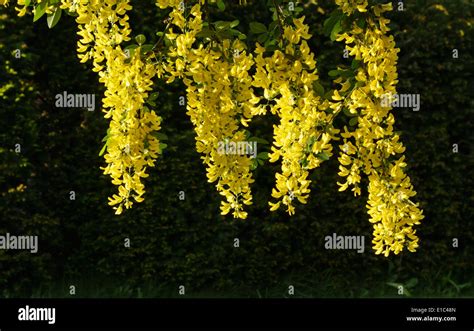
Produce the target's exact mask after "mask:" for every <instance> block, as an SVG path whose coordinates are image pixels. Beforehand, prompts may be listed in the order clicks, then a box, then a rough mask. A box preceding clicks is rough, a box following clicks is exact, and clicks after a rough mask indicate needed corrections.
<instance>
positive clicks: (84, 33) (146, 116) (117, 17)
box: [61, 0, 161, 214]
mask: <svg viewBox="0 0 474 331" xmlns="http://www.w3.org/2000/svg"><path fill="white" fill-rule="evenodd" d="M61 7H62V8H63V9H67V10H69V11H72V12H76V13H77V15H78V16H77V17H76V22H77V23H78V27H79V31H78V35H79V36H80V40H79V41H78V44H77V51H78V55H79V58H80V60H81V62H86V61H91V62H92V64H93V70H94V71H96V72H98V74H99V77H100V78H99V81H100V82H102V83H103V84H104V85H105V87H106V90H105V96H104V98H103V100H102V102H103V107H104V109H103V111H104V112H105V117H106V118H108V119H110V126H109V130H108V135H107V137H106V148H107V153H106V154H105V161H106V163H107V166H106V167H103V168H102V169H103V170H104V174H107V175H110V176H111V177H112V183H113V184H115V185H117V186H118V192H117V194H114V195H113V196H112V197H110V198H109V204H110V205H111V206H114V209H115V210H116V214H120V213H122V211H123V208H124V207H125V208H130V207H131V206H132V205H133V203H134V202H142V201H143V194H144V192H145V188H144V184H143V181H142V179H143V178H145V177H147V176H148V174H147V173H146V170H147V168H148V167H152V166H153V165H154V164H155V160H156V158H157V157H158V155H159V154H160V153H161V150H160V142H159V140H158V139H157V138H156V136H155V133H156V131H158V130H159V129H160V124H161V118H160V117H159V116H158V115H157V114H156V113H155V111H153V110H149V109H148V107H145V106H144V104H145V101H146V99H147V98H148V94H149V92H150V91H151V90H152V85H153V81H152V79H153V77H154V76H155V75H156V70H155V67H154V65H153V64H151V63H148V62H147V61H146V59H145V60H144V59H142V58H141V54H140V48H138V49H136V51H135V52H134V53H133V56H129V54H126V53H125V52H124V50H123V49H122V47H121V46H120V44H121V43H122V42H124V41H127V40H130V34H131V30H130V25H129V23H128V20H129V18H128V15H127V12H128V11H129V10H131V9H132V7H131V6H130V1H129V0H106V1H102V0H62V3H61Z"/></svg>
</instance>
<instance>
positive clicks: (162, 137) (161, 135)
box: [153, 132, 168, 141]
mask: <svg viewBox="0 0 474 331" xmlns="http://www.w3.org/2000/svg"><path fill="white" fill-rule="evenodd" d="M153 136H155V137H156V138H157V139H158V140H160V141H164V140H168V136H167V135H166V134H164V133H162V132H155V133H153Z"/></svg>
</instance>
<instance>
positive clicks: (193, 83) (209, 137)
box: [157, 0, 260, 219]
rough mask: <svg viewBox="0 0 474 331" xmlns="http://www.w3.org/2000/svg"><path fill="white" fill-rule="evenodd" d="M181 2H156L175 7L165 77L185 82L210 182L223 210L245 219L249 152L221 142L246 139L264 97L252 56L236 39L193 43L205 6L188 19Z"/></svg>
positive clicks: (248, 200) (249, 199)
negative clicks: (227, 148) (230, 150)
mask: <svg viewBox="0 0 474 331" xmlns="http://www.w3.org/2000/svg"><path fill="white" fill-rule="evenodd" d="M201 3H202V1H201ZM181 4H182V3H181V2H180V1H165V0H158V2H157V5H158V6H159V7H160V8H166V7H167V6H169V7H171V8H172V11H171V13H170V19H171V22H172V23H173V26H172V28H171V30H170V31H169V32H168V33H167V37H168V39H169V40H171V41H172V43H173V44H172V46H171V47H170V49H169V51H168V54H167V60H166V62H165V63H163V75H165V74H166V75H167V77H168V78H167V81H168V82H172V81H174V79H175V78H177V77H179V78H181V79H183V82H184V83H185V85H186V93H187V104H186V106H187V114H188V115H189V116H190V118H191V121H192V123H193V124H194V128H195V131H196V149H197V151H198V152H200V153H201V154H202V157H201V158H202V160H203V162H204V164H205V165H206V167H207V178H208V181H209V182H211V183H213V182H217V183H216V188H217V190H218V192H219V193H220V194H221V195H222V196H223V197H224V198H225V200H223V201H222V202H221V208H220V209H221V214H223V215H226V214H228V213H230V212H232V215H233V216H234V217H235V218H242V219H245V218H246V217H247V212H246V211H245V210H244V206H245V205H250V204H251V203H252V194H251V188H250V185H251V184H252V183H253V181H254V180H253V178H252V172H251V165H252V160H251V158H250V155H238V154H225V153H221V152H220V151H219V148H218V146H219V143H222V142H224V141H225V142H227V143H230V142H235V143H238V142H243V141H245V140H246V134H245V131H244V128H245V127H246V126H248V122H249V121H250V120H251V118H252V116H253V113H254V110H253V109H254V108H255V106H256V104H258V102H259V101H260V99H259V98H257V97H256V96H255V94H254V93H253V88H252V77H251V75H250V74H249V70H250V69H251V68H252V66H253V64H254V60H253V57H252V55H251V54H249V53H248V52H247V51H246V49H245V48H246V47H245V44H244V43H242V42H241V41H240V40H238V39H224V40H222V41H219V42H217V41H214V42H213V43H209V44H198V45H195V41H196V36H197V34H198V33H199V32H200V31H201V30H202V24H203V23H202V12H201V4H200V3H197V4H195V5H194V6H193V7H192V8H191V9H190V10H189V15H188V17H187V18H185V17H184V13H183V8H182V5H181Z"/></svg>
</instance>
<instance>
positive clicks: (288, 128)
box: [253, 17, 338, 215]
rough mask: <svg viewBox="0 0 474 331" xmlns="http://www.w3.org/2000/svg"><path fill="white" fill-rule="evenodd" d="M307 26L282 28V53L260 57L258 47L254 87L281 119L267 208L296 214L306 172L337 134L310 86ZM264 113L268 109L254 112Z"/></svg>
mask: <svg viewBox="0 0 474 331" xmlns="http://www.w3.org/2000/svg"><path fill="white" fill-rule="evenodd" d="M310 36H311V35H310V34H309V26H308V25H307V24H305V23H304V17H302V18H299V19H294V20H293V24H292V25H286V26H285V27H284V31H283V34H282V40H281V41H280V49H277V50H275V51H274V52H273V54H272V55H269V56H264V53H265V48H263V47H262V46H260V45H259V44H258V43H257V46H256V50H255V53H256V54H257V56H256V59H255V62H256V73H255V75H254V82H253V86H255V87H257V88H261V89H263V95H264V98H265V99H267V101H268V103H269V104H270V107H268V108H269V110H270V112H271V113H272V114H274V115H277V116H278V117H279V119H280V122H279V124H277V125H275V126H274V142H273V146H272V148H271V153H270V155H269V156H270V162H276V161H278V160H281V171H280V172H278V173H277V174H276V185H275V188H274V189H273V190H272V197H273V198H275V199H277V201H276V202H270V206H271V210H272V211H273V210H276V209H278V208H279V207H280V206H281V204H283V205H284V206H286V210H287V212H288V213H289V214H290V215H292V214H294V212H295V206H294V201H295V200H298V201H299V202H300V203H303V204H304V203H306V202H307V198H308V196H309V193H310V189H309V185H310V183H311V181H310V179H309V178H308V177H309V171H310V170H312V169H315V168H317V167H318V166H319V165H320V164H321V163H322V162H323V161H324V160H326V159H328V158H329V157H330V156H331V155H332V145H331V140H332V139H333V137H334V135H335V134H336V133H337V132H338V130H336V129H335V128H334V127H333V126H332V116H331V115H330V114H329V113H328V112H326V110H327V109H328V108H329V102H328V101H327V100H324V99H323V98H322V97H320V96H318V95H316V93H315V92H314V89H313V84H314V83H315V82H317V81H318V79H319V77H318V74H317V70H316V61H315V59H314V54H313V53H312V52H311V50H310V49H309V46H308V43H307V41H306V40H307V39H309V38H310ZM256 111H257V113H256V115H264V114H265V113H266V112H267V108H266V107H263V108H262V107H260V108H256Z"/></svg>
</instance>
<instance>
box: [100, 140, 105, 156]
mask: <svg viewBox="0 0 474 331" xmlns="http://www.w3.org/2000/svg"><path fill="white" fill-rule="evenodd" d="M106 149H107V143H105V144H104V146H103V147H102V149H101V150H100V152H99V156H102V155H104V153H105V150H106Z"/></svg>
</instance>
